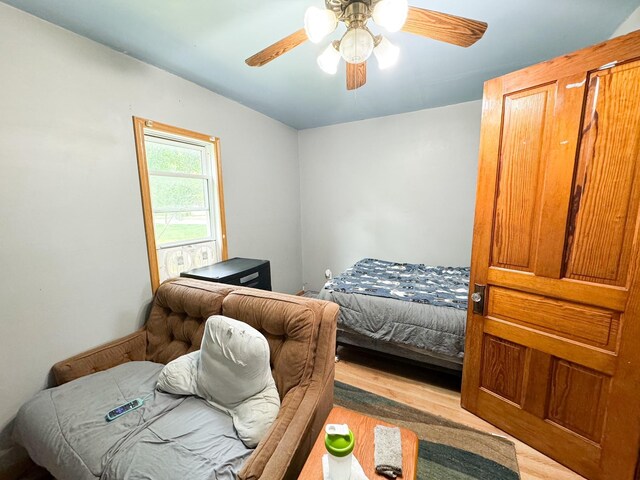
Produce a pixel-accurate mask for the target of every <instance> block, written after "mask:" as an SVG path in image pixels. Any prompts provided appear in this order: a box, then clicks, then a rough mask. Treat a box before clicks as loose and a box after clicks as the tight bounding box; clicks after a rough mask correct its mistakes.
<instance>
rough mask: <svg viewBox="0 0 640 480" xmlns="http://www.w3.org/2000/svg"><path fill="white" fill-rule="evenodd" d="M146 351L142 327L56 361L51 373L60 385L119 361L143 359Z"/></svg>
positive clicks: (145, 338) (144, 333)
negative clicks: (116, 338) (129, 333)
mask: <svg viewBox="0 0 640 480" xmlns="http://www.w3.org/2000/svg"><path fill="white" fill-rule="evenodd" d="M146 351H147V332H146V330H144V329H142V330H138V331H137V332H135V333H132V334H131V335H127V336H126V337H122V338H119V339H118V340H114V341H113V342H109V343H106V344H104V345H101V346H99V347H96V348H94V349H92V350H89V351H87V352H84V353H81V354H79V355H75V356H73V357H71V358H68V359H66V360H62V361H61V362H58V363H56V364H55V365H54V366H53V375H54V377H55V380H56V384H57V385H62V384H63V383H67V382H70V381H71V380H75V379H76V378H80V377H84V376H85V375H89V374H91V373H95V372H100V371H102V370H107V369H109V368H111V367H115V366H116V365H120V364H121V363H125V362H131V361H140V360H144V359H145V355H146Z"/></svg>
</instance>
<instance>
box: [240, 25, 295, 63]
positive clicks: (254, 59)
mask: <svg viewBox="0 0 640 480" xmlns="http://www.w3.org/2000/svg"><path fill="white" fill-rule="evenodd" d="M306 40H307V34H306V32H305V31H304V28H301V29H300V30H298V31H297V32H295V33H292V34H291V35H289V36H288V37H284V38H283V39H282V40H279V41H277V42H276V43H274V44H273V45H270V46H268V47H267V48H265V49H264V50H261V51H259V52H258V53H256V54H255V55H253V56H251V57H249V58H247V59H246V60H245V63H246V64H247V65H249V66H250V67H261V66H263V65H265V64H267V63H269V62H270V61H271V60H275V59H276V58H278V57H279V56H280V55H282V54H285V53H287V52H288V51H289V50H291V49H293V48H295V47H297V46H298V45H300V44H301V43H304V42H305V41H306Z"/></svg>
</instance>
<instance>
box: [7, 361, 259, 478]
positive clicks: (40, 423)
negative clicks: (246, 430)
mask: <svg viewBox="0 0 640 480" xmlns="http://www.w3.org/2000/svg"><path fill="white" fill-rule="evenodd" d="M163 366H164V365H161V364H157V363H152V362H129V363H125V364H123V365H119V366H117V367H114V368H112V369H109V370H106V371H104V372H99V373H95V374H93V375H89V376H86V377H82V378H79V379H77V380H74V381H73V382H69V383H67V384H64V385H61V386H60V387H56V388H52V389H48V390H44V391H42V392H40V393H38V394H37V395H36V396H35V397H34V398H33V399H31V400H30V401H29V402H27V403H26V404H25V405H24V406H23V407H22V408H21V409H20V411H19V413H18V416H17V418H16V427H15V430H14V437H15V439H16V441H17V442H18V443H20V444H21V445H23V446H24V447H25V448H26V449H27V451H28V452H29V455H30V456H31V458H32V459H33V460H34V461H35V462H36V463H37V464H39V465H41V466H44V467H45V468H46V469H47V470H49V472H50V473H51V474H53V475H54V476H55V477H56V478H57V479H58V480H66V479H68V480H84V479H87V480H95V479H96V478H100V479H102V480H137V479H153V480H163V479H166V480H174V479H178V478H189V479H193V480H200V479H201V480H209V479H221V480H222V479H224V480H231V479H235V478H236V476H237V473H238V472H239V471H240V468H241V467H242V464H243V463H244V461H245V460H246V459H247V458H248V457H249V456H250V455H251V453H252V451H253V450H251V449H248V448H246V447H245V446H244V444H243V443H242V442H241V441H240V439H239V438H238V437H237V434H236V432H235V430H234V428H233V423H232V420H231V417H230V416H229V415H228V414H226V413H223V412H221V411H219V410H216V409H215V408H213V407H212V406H210V405H209V404H208V403H207V402H205V401H204V400H202V399H200V398H197V397H182V396H177V395H170V394H167V393H162V392H158V391H155V390H154V389H155V385H156V379H157V377H158V375H159V373H160V370H161V369H162V367H163ZM147 394H151V395H150V396H149V397H148V398H147V399H146V400H145V403H144V406H142V407H141V408H139V409H137V410H135V411H132V412H129V413H127V414H125V415H123V416H122V417H120V418H118V419H116V420H114V421H112V422H106V420H105V415H106V413H107V412H108V411H109V410H111V409H113V408H115V407H117V406H119V405H121V404H124V403H126V402H128V401H131V400H133V399H135V398H139V397H144V396H146V395H147Z"/></svg>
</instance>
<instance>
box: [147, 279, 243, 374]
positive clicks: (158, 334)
mask: <svg viewBox="0 0 640 480" xmlns="http://www.w3.org/2000/svg"><path fill="white" fill-rule="evenodd" d="M233 289H234V287H230V286H227V285H220V284H217V283H211V282H205V281H201V280H193V279H189V278H178V279H173V280H169V281H167V282H165V283H164V284H162V286H161V288H159V289H158V291H157V292H156V296H155V299H154V302H153V305H152V307H151V312H150V313H149V319H148V320H147V324H146V330H147V356H146V359H147V360H150V361H152V362H158V363H169V362H170V361H171V360H174V359H176V358H178V357H180V356H181V355H184V354H186V353H191V352H194V351H196V350H198V349H199V348H200V342H201V341H202V334H203V333H204V324H205V322H206V320H207V318H209V317H210V316H211V315H216V314H219V313H221V311H222V300H223V299H224V297H225V296H226V295H227V294H229V292H232V291H233Z"/></svg>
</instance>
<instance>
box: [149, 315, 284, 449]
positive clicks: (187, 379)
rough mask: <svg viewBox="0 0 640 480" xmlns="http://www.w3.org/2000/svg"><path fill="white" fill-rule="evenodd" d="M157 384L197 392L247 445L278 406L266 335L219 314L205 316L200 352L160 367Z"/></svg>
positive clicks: (170, 389)
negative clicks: (222, 413)
mask: <svg viewBox="0 0 640 480" xmlns="http://www.w3.org/2000/svg"><path fill="white" fill-rule="evenodd" d="M158 388H159V389H160V390H163V391H166V392H169V393H175V394H179V395H198V396H199V397H202V398H204V399H205V400H207V401H208V402H209V403H210V404H212V405H213V406H215V407H217V408H219V409H221V410H223V411H225V412H228V413H229V414H230V415H231V417H232V418H233V425H234V426H235V428H236V431H237V432H238V437H240V439H241V440H242V441H243V442H244V444H245V445H246V446H247V447H249V448H253V447H255V446H256V445H258V442H260V440H261V439H262V437H263V436H264V434H265V433H266V432H267V430H268V429H269V427H270V426H271V424H272V423H273V421H274V420H275V419H276V416H277V415H278V410H279V409H280V397H279V395H278V390H277V389H276V385H275V382H274V380H273V377H272V375H271V367H270V365H269V344H268V343H267V340H266V339H265V338H264V336H263V335H262V334H261V333H260V332H258V331H257V330H256V329H255V328H253V327H251V326H250V325H247V324H246V323H244V322H239V321H238V320H234V319H232V318H228V317H224V316H222V315H214V316H212V317H210V318H209V319H208V320H207V323H206V325H205V329H204V336H203V337H202V345H201V347H200V350H199V351H197V352H192V353H189V354H187V355H183V356H182V357H179V358H177V359H175V360H174V361H172V362H170V363H168V364H167V365H166V366H165V367H164V368H163V369H162V372H160V376H159V377H158Z"/></svg>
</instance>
